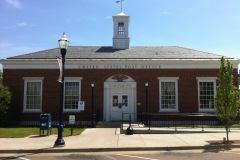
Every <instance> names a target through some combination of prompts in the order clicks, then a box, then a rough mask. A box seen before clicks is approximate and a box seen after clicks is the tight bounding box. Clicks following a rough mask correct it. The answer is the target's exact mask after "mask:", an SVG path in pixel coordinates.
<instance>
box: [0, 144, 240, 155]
mask: <svg viewBox="0 0 240 160" xmlns="http://www.w3.org/2000/svg"><path fill="white" fill-rule="evenodd" d="M232 148H240V145H228V144H224V145H207V146H176V147H126V148H79V149H64V148H48V149H35V150H34V149H26V150H21V149H19V150H0V154H1V153H2V154H5V153H67V152H113V151H174V150H195V149H204V150H220V149H221V150H222V149H232Z"/></svg>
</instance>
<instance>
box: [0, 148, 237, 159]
mask: <svg viewBox="0 0 240 160" xmlns="http://www.w3.org/2000/svg"><path fill="white" fill-rule="evenodd" d="M0 159H1V160H42V159H45V160H76V159H80V160H193V159H194V160H239V159H240V149H232V150H229V151H226V150H225V151H215V150H213V151H211V150H209V151H208V150H183V151H141V152H140V151H139V152H130V151H129V152H97V153H51V154H49V153H48V154H46V153H41V154H31V153H28V154H0Z"/></svg>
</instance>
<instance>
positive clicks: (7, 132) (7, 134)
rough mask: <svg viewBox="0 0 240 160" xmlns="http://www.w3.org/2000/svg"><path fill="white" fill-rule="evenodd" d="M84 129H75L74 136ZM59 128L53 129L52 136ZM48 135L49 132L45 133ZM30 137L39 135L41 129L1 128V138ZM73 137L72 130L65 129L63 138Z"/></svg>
mask: <svg viewBox="0 0 240 160" xmlns="http://www.w3.org/2000/svg"><path fill="white" fill-rule="evenodd" d="M83 131H84V128H74V129H73V136H75V135H79V134H81V133H82V132H83ZM57 133H58V130H57V128H52V134H57ZM44 134H47V131H46V130H45V131H44ZM30 135H39V128H0V138H22V137H27V136H30ZM67 136H71V128H64V132H63V137H67Z"/></svg>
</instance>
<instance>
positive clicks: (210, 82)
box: [198, 77, 216, 112]
mask: <svg viewBox="0 0 240 160" xmlns="http://www.w3.org/2000/svg"><path fill="white" fill-rule="evenodd" d="M215 94H216V78H211V77H210V78H198V106H199V111H200V112H201V111H203V112H208V111H210V112H211V111H215V104H214V96H215Z"/></svg>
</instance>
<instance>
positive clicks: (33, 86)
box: [23, 77, 44, 112]
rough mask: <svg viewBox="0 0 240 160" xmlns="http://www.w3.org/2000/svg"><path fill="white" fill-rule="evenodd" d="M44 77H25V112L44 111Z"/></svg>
mask: <svg viewBox="0 0 240 160" xmlns="http://www.w3.org/2000/svg"><path fill="white" fill-rule="evenodd" d="M43 79H44V78H42V77H33V78H32V77H24V78H23V80H24V102H23V112H41V111H42V88H43V87H42V86H43Z"/></svg>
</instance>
